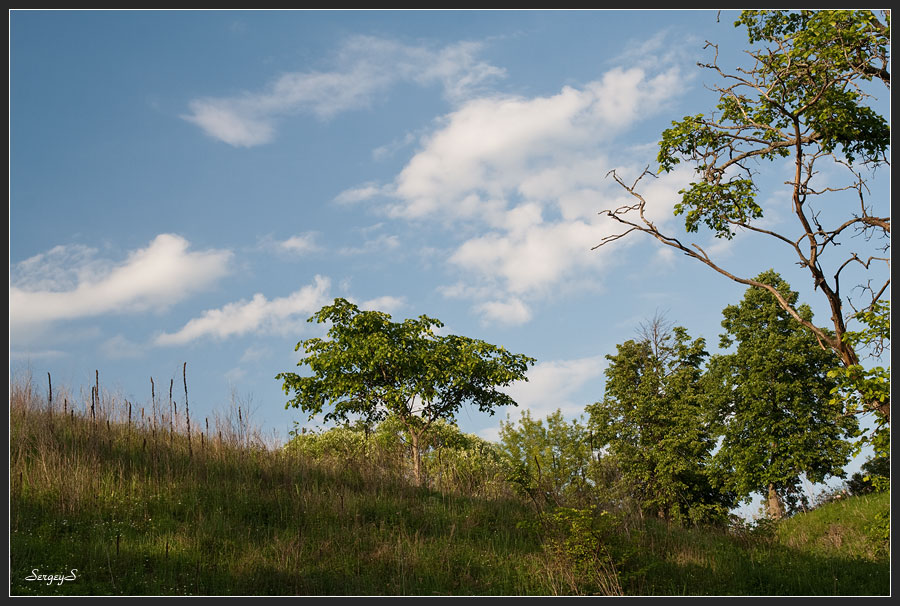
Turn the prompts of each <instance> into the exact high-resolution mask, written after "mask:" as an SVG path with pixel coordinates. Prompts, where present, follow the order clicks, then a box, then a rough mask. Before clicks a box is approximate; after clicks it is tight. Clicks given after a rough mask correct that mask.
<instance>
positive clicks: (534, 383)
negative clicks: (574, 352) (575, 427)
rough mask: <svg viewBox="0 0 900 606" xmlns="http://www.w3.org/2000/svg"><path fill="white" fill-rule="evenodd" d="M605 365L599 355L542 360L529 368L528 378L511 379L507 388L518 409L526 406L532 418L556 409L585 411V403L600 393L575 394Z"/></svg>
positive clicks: (566, 412)
mask: <svg viewBox="0 0 900 606" xmlns="http://www.w3.org/2000/svg"><path fill="white" fill-rule="evenodd" d="M605 368H606V359H605V357H604V356H602V355H600V356H591V357H587V358H577V359H574V360H554V361H550V362H541V363H539V364H536V365H534V366H533V367H532V368H530V369H529V370H528V373H527V375H526V376H527V377H528V381H527V382H526V381H519V382H517V383H514V384H513V385H511V386H509V387H508V388H507V389H506V392H507V393H508V394H509V395H510V396H511V397H512V398H513V399H514V400H515V401H516V402H517V403H518V404H519V409H520V410H522V409H525V408H527V409H528V410H530V411H531V413H532V416H533V417H535V418H544V417H546V416H547V415H549V414H551V413H553V412H555V411H556V410H557V409H561V410H562V413H563V414H564V415H566V416H567V417H570V418H574V417H577V416H578V415H580V414H582V413H583V412H584V407H585V405H587V404H589V403H590V402H593V401H596V399H597V397H598V395H599V394H598V395H594V396H589V399H588V400H585V401H582V400H580V399H578V396H579V393H580V392H581V390H582V389H584V388H585V386H586V385H588V384H589V383H590V382H591V381H594V380H596V379H598V378H601V377H602V376H603V371H604V369H605ZM591 398H593V399H591Z"/></svg>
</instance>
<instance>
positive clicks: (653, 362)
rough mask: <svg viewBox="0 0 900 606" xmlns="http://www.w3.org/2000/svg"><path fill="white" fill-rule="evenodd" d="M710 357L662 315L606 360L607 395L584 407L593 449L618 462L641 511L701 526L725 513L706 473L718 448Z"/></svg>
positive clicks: (722, 499) (701, 345)
mask: <svg viewBox="0 0 900 606" xmlns="http://www.w3.org/2000/svg"><path fill="white" fill-rule="evenodd" d="M707 355H708V354H707V352H706V351H705V342H704V340H703V339H696V340H691V339H690V337H689V336H688V333H687V331H686V330H685V329H684V328H682V327H675V328H672V329H669V327H668V326H667V325H666V324H665V322H663V321H662V318H660V317H657V318H655V319H654V320H653V321H652V322H651V323H649V324H648V325H645V326H644V327H643V329H642V334H641V338H640V339H639V340H637V341H634V340H631V341H626V342H625V343H623V344H621V345H618V346H617V352H616V354H615V355H609V356H607V359H608V360H609V361H610V365H609V368H607V370H606V377H607V381H606V393H605V395H604V398H603V400H602V401H600V402H597V403H595V404H592V405H589V406H588V407H587V411H588V413H589V415H590V429H591V431H592V433H593V436H594V440H595V442H596V445H597V446H599V447H601V448H603V449H606V450H608V452H609V453H610V454H612V455H613V457H614V459H615V460H616V461H617V462H618V465H619V467H620V469H621V473H622V477H623V481H624V482H626V483H627V484H628V485H629V486H630V487H631V490H632V494H633V497H634V498H635V499H636V500H637V501H638V502H639V503H640V504H641V506H642V510H643V511H647V512H649V513H651V514H653V515H656V516H658V517H660V518H665V519H676V520H679V521H684V522H690V523H696V522H701V521H709V520H713V519H719V518H721V517H722V516H723V515H724V514H725V513H726V511H725V508H724V505H725V503H726V502H727V498H726V497H724V496H723V495H721V494H720V493H719V492H718V491H716V490H715V489H713V487H712V484H711V481H710V478H709V476H708V470H707V468H708V464H709V461H710V453H711V451H712V449H713V447H714V445H715V428H714V425H713V423H712V414H711V409H710V406H709V400H708V396H707V393H706V388H705V385H704V380H703V369H702V366H703V362H704V360H705V359H706V357H707Z"/></svg>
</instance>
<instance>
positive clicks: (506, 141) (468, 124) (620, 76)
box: [391, 68, 682, 218]
mask: <svg viewBox="0 0 900 606" xmlns="http://www.w3.org/2000/svg"><path fill="white" fill-rule="evenodd" d="M681 87H682V85H681V83H680V78H679V71H678V70H677V69H675V68H670V69H669V70H667V71H665V72H663V73H661V74H651V73H648V72H646V71H644V70H643V69H637V68H633V69H621V68H616V69H613V70H611V71H609V72H607V73H606V74H604V75H603V76H602V77H601V78H600V79H599V80H597V81H594V82H590V83H588V84H586V85H585V86H584V87H582V88H574V87H571V86H566V87H564V88H563V89H562V90H561V91H560V92H559V93H558V94H556V95H552V96H547V97H535V98H521V97H485V98H480V99H473V100H471V101H468V102H466V103H465V104H463V105H462V106H461V107H460V108H459V109H458V110H456V111H454V112H452V113H450V114H449V115H447V116H445V117H444V119H443V120H442V121H441V122H440V126H439V127H438V128H437V129H436V130H435V131H434V132H432V133H431V134H429V135H427V136H425V137H424V138H423V140H422V142H421V143H422V146H421V149H420V150H419V151H418V152H417V153H416V154H415V156H414V157H413V158H412V159H411V160H410V161H409V163H407V165H406V166H405V167H404V168H403V170H402V171H401V172H400V174H399V175H398V176H397V178H396V179H395V182H394V183H393V191H392V192H391V193H392V195H393V197H394V198H395V199H396V200H397V203H396V204H395V205H394V206H393V207H392V208H391V212H392V213H393V214H394V215H395V216H400V217H406V218H419V217H423V216H425V215H429V214H433V213H441V214H445V215H450V216H455V217H463V218H471V217H473V216H478V217H484V216H488V217H489V216H490V214H491V213H495V212H496V211H497V210H498V209H500V210H502V209H503V208H504V207H505V206H506V200H508V199H510V198H512V197H522V198H525V199H526V200H532V199H536V198H537V199H539V200H541V201H544V202H546V201H547V200H546V198H544V196H547V195H550V196H552V197H553V199H555V198H556V197H558V196H559V195H560V194H570V193H573V192H577V191H578V190H580V189H583V188H585V187H588V188H591V187H597V186H598V184H599V183H601V180H602V179H603V178H604V176H605V174H606V172H607V171H608V170H609V168H608V167H609V164H610V163H609V162H608V161H607V158H606V156H607V155H608V154H607V153H606V151H605V150H606V146H608V145H609V143H610V141H611V140H612V139H613V137H614V136H615V135H616V134H618V133H620V132H622V131H623V130H624V129H626V128H628V127H630V126H631V125H633V124H634V123H635V122H636V121H638V120H639V119H641V118H642V117H645V116H647V115H650V114H652V113H654V112H656V111H657V110H658V109H659V108H660V107H661V106H662V105H663V104H665V103H666V102H667V101H668V100H669V99H670V98H672V97H673V96H674V95H677V94H678V92H679V91H680V89H681ZM600 167H606V170H598V168H600ZM575 168H577V170H574V169H575ZM564 179H568V180H566V181H564ZM554 184H555V185H556V186H555V187H554V186H553V185H554ZM560 184H565V188H564V191H562V192H561V191H560Z"/></svg>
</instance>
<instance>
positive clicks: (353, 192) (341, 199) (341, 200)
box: [334, 183, 383, 204]
mask: <svg viewBox="0 0 900 606" xmlns="http://www.w3.org/2000/svg"><path fill="white" fill-rule="evenodd" d="M382 189H383V188H381V187H379V186H376V185H374V184H372V183H367V184H365V185H361V186H360V187H353V188H351V189H347V190H344V191H342V192H341V193H339V194H338V195H337V196H335V198H334V201H335V202H337V203H338V204H354V203H356V202H363V201H365V200H369V199H371V198H374V197H375V196H377V195H379V194H381V193H382Z"/></svg>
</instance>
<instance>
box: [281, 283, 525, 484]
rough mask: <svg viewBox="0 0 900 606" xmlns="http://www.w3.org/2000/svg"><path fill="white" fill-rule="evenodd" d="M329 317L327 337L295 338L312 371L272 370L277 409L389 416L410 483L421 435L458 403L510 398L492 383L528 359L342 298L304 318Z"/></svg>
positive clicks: (508, 402)
mask: <svg viewBox="0 0 900 606" xmlns="http://www.w3.org/2000/svg"><path fill="white" fill-rule="evenodd" d="M308 321H309V322H313V321H315V322H318V323H326V322H327V323H330V327H329V328H328V333H327V336H328V337H329V338H328V339H321V338H311V339H306V340H305V341H301V342H299V343H297V346H296V348H295V351H298V350H300V349H301V348H303V350H304V352H305V353H306V356H305V357H303V358H301V359H300V361H299V362H298V363H297V365H298V366H308V367H309V369H310V371H311V372H312V376H301V375H299V374H296V373H291V372H284V373H279V374H278V375H277V376H276V377H275V378H276V379H278V380H281V381H283V388H284V392H285V394H286V395H290V394H291V393H293V397H292V398H291V399H290V400H289V401H288V402H287V404H286V405H285V408H288V407H291V406H293V407H296V408H300V409H301V410H303V411H304V412H307V413H309V415H310V419H312V418H313V417H315V416H316V415H318V414H321V413H322V412H323V411H324V410H325V409H326V407H328V408H329V410H328V411H327V412H326V413H325V415H324V420H325V421H326V422H328V421H332V420H337V421H342V420H343V421H346V420H348V419H349V418H350V417H352V416H358V417H361V418H363V419H364V420H365V421H367V422H370V423H371V422H377V421H381V420H383V419H385V418H387V417H388V416H393V417H395V418H396V419H398V420H399V422H401V423H402V424H403V426H404V427H405V429H406V431H407V432H408V435H409V438H410V448H411V452H412V457H413V470H414V474H415V479H416V482H417V483H418V484H420V485H422V484H424V476H423V468H422V461H421V455H422V449H423V445H422V444H421V442H422V438H423V436H424V435H425V434H426V433H427V431H428V429H429V428H430V427H431V426H432V425H433V424H434V423H435V422H436V421H437V420H439V419H447V420H450V419H453V418H454V416H455V415H456V413H457V411H458V410H459V409H460V408H461V407H462V406H463V405H464V404H467V403H469V404H473V405H475V406H478V409H479V410H481V411H482V412H488V413H490V414H494V409H495V408H497V407H499V406H515V405H516V402H515V400H513V399H512V398H511V397H510V396H509V395H507V394H506V393H504V392H502V391H500V389H499V388H501V387H505V386H508V385H509V384H510V383H512V382H514V381H520V380H527V378H526V377H525V372H526V370H527V368H528V365H529V364H534V362H535V360H534V359H533V358H529V357H527V356H525V355H522V354H513V353H510V352H508V351H506V349H504V348H503V347H497V346H495V345H490V344H489V343H485V342H484V341H480V340H477V339H471V338H468V337H461V336H457V335H448V336H441V335H438V334H436V333H435V329H438V328H441V327H442V326H443V324H442V323H441V322H440V321H439V320H436V319H433V318H429V317H427V316H424V315H423V316H419V318H417V319H407V320H404V321H403V322H392V321H391V316H390V315H389V314H386V313H384V312H379V311H361V310H360V309H359V308H358V307H357V306H356V305H354V304H352V303H350V302H349V301H347V300H345V299H340V298H338V299H335V300H334V303H333V304H332V305H326V306H324V307H323V308H322V309H320V310H319V311H318V312H316V313H315V314H314V315H313V316H312V317H311V318H309V320H308Z"/></svg>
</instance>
